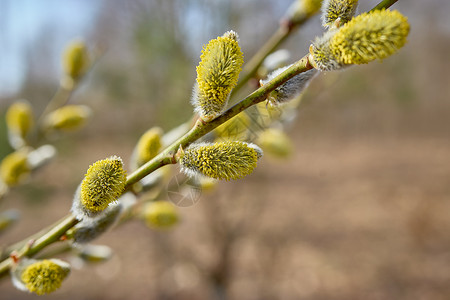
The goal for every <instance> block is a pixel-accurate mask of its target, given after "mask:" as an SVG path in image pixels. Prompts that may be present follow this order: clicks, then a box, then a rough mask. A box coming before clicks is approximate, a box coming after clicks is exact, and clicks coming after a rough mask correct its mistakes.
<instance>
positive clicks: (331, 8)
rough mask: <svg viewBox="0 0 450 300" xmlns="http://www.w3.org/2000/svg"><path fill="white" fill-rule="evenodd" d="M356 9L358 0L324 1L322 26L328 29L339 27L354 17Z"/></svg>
mask: <svg viewBox="0 0 450 300" xmlns="http://www.w3.org/2000/svg"><path fill="white" fill-rule="evenodd" d="M357 7H358V0H324V2H323V5H322V25H323V26H324V27H325V28H328V27H339V26H340V25H343V24H345V23H347V22H348V21H350V20H351V19H352V18H353V16H354V15H355V12H356V8H357ZM337 23H338V24H337ZM336 25H337V26H336Z"/></svg>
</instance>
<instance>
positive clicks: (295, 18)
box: [284, 0, 322, 24]
mask: <svg viewBox="0 0 450 300" xmlns="http://www.w3.org/2000/svg"><path fill="white" fill-rule="evenodd" d="M321 5H322V0H297V1H295V2H293V3H292V4H291V6H290V7H289V8H288V10H287V12H286V14H285V17H284V19H286V20H289V22H292V23H294V24H297V23H301V22H303V21H305V19H306V18H309V17H311V16H313V15H315V14H316V13H318V12H319V11H320V7H321Z"/></svg>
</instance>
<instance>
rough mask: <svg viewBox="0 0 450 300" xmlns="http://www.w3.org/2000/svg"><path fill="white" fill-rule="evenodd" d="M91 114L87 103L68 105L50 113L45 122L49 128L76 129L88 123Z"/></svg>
mask: <svg viewBox="0 0 450 300" xmlns="http://www.w3.org/2000/svg"><path fill="white" fill-rule="evenodd" d="M91 114H92V112H91V109H90V108H89V107H88V106H86V105H66V106H63V107H61V108H59V109H57V110H54V111H53V112H51V113H50V114H48V115H47V116H46V117H45V121H44V123H45V126H46V128H47V129H54V130H66V131H68V130H76V129H79V128H81V127H82V126H83V125H84V124H85V123H86V121H87V119H88V118H89V117H90V116H91Z"/></svg>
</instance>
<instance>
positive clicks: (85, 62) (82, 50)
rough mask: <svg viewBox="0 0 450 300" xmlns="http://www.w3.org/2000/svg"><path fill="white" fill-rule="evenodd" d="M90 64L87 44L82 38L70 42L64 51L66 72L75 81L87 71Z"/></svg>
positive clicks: (63, 63)
mask: <svg viewBox="0 0 450 300" xmlns="http://www.w3.org/2000/svg"><path fill="white" fill-rule="evenodd" d="M89 64H90V58H89V52H88V49H87V47H86V44H85V43H84V42H83V41H80V40H74V41H72V42H70V43H69V44H68V45H67V47H66V49H65V50H64V53H63V58H62V66H63V70H64V73H65V74H66V75H67V76H68V77H69V78H71V79H72V80H73V81H76V80H78V79H79V78H80V77H81V76H83V75H84V73H85V72H86V71H87V69H88V67H89Z"/></svg>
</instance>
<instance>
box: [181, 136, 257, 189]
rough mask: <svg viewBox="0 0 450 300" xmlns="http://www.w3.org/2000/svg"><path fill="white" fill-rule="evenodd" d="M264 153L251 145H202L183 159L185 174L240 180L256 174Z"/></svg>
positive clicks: (196, 146) (185, 154)
mask: <svg viewBox="0 0 450 300" xmlns="http://www.w3.org/2000/svg"><path fill="white" fill-rule="evenodd" d="M261 156H262V150H261V149H260V148H259V147H258V146H256V145H254V144H251V143H245V142H238V141H234V142H222V143H214V144H210V143H199V144H193V145H191V146H189V147H188V148H187V149H186V150H184V154H183V155H182V157H180V160H179V162H180V165H181V170H182V172H184V173H185V174H187V175H189V176H197V175H203V176H206V177H211V178H215V179H225V180H230V179H240V178H243V177H245V176H247V175H249V174H251V173H252V172H253V170H254V169H255V168H256V162H257V160H258V159H259V158H260V157H261Z"/></svg>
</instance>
